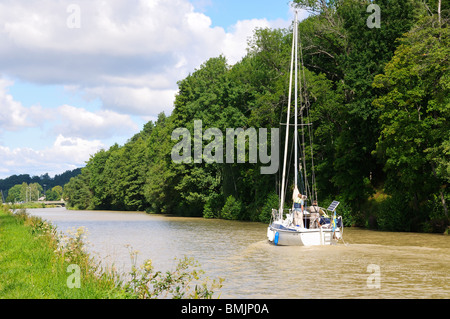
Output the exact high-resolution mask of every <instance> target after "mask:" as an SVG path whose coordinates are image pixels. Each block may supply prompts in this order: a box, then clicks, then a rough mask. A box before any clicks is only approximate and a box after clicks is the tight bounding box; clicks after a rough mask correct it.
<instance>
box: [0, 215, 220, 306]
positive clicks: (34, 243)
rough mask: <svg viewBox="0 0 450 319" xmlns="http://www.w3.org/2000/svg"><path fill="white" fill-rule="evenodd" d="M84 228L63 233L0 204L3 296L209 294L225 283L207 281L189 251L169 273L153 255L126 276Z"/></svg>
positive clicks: (0, 287)
mask: <svg viewBox="0 0 450 319" xmlns="http://www.w3.org/2000/svg"><path fill="white" fill-rule="evenodd" d="M83 234H84V230H83V229H78V230H77V231H76V232H74V233H73V234H69V235H63V234H61V233H58V232H57V231H56V228H55V227H54V226H53V225H51V224H48V223H47V222H45V221H43V220H42V219H41V218H39V217H35V216H30V215H28V214H27V213H26V211H25V210H23V209H22V210H19V211H16V212H15V213H14V214H13V213H11V211H10V208H9V207H8V206H0V299H18V298H20V299H110V298H112V299H128V298H131V299H149V298H175V299H179V298H185V299H191V298H199V299H205V298H206V299H209V298H212V296H213V294H214V290H216V289H219V288H221V287H222V281H223V279H219V280H217V281H216V280H213V281H209V279H206V280H204V281H201V280H200V277H201V275H202V274H203V271H202V270H199V269H198V266H199V265H198V264H197V263H196V261H195V260H194V259H192V258H187V257H185V258H184V259H181V260H179V262H178V265H177V267H176V269H175V270H174V271H168V272H166V273H161V272H159V271H155V270H154V268H153V267H152V263H151V261H150V260H147V261H146V262H145V263H144V264H143V265H142V266H141V267H136V265H134V267H133V269H132V271H131V272H130V273H129V274H128V280H123V278H124V277H123V275H122V274H118V273H116V272H115V271H113V270H108V269H104V268H102V267H101V266H100V263H99V262H98V261H96V260H94V259H93V258H92V257H90V255H89V254H88V253H87V252H86V250H85V247H84V246H85V243H84V236H83ZM133 254H135V253H132V255H131V257H133ZM134 257H135V256H134Z"/></svg>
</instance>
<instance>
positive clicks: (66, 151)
mask: <svg viewBox="0 0 450 319" xmlns="http://www.w3.org/2000/svg"><path fill="white" fill-rule="evenodd" d="M101 148H104V145H103V144H102V142H100V141H99V140H85V139H82V138H73V137H65V136H63V135H58V136H57V138H56V140H55V142H54V144H53V145H52V147H49V148H45V149H42V150H35V149H32V148H14V149H11V148H9V147H4V146H1V145H0V158H1V159H2V163H3V167H2V170H1V171H0V178H5V177H7V176H10V175H12V174H30V175H33V172H40V174H43V173H45V172H47V173H49V174H50V175H55V174H60V173H61V172H64V171H66V170H72V169H75V168H77V167H82V166H84V165H85V164H86V161H87V160H89V158H90V155H93V154H95V153H96V152H97V151H99V150H100V149H101Z"/></svg>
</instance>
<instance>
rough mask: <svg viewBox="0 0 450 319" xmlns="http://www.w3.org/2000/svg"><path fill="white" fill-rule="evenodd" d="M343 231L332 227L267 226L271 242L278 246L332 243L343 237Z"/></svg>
mask: <svg viewBox="0 0 450 319" xmlns="http://www.w3.org/2000/svg"><path fill="white" fill-rule="evenodd" d="M341 235H342V234H341V231H340V229H339V228H336V229H335V230H334V231H333V230H332V229H321V228H315V229H306V228H300V227H288V228H284V229H281V228H279V227H277V225H270V226H269V227H268V228H267V238H268V240H269V242H270V243H272V244H274V245H277V246H319V245H332V244H334V243H336V242H337V240H339V239H341V238H342V236H341Z"/></svg>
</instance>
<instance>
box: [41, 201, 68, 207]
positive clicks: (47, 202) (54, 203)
mask: <svg viewBox="0 0 450 319" xmlns="http://www.w3.org/2000/svg"><path fill="white" fill-rule="evenodd" d="M39 203H44V204H45V205H55V206H58V205H59V206H66V202H65V201H63V200H56V201H40V202H39Z"/></svg>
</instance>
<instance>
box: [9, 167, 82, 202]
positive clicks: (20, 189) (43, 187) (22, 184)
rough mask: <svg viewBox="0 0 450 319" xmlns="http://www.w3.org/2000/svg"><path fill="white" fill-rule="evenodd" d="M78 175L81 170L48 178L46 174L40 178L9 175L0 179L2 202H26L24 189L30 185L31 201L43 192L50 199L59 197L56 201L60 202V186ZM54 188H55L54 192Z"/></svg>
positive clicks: (27, 175)
mask: <svg viewBox="0 0 450 319" xmlns="http://www.w3.org/2000/svg"><path fill="white" fill-rule="evenodd" d="M79 174H81V168H76V169H73V170H67V171H65V172H64V173H62V174H56V175H55V176H54V177H50V175H49V174H48V173H45V174H43V175H40V176H30V175H29V174H21V175H11V176H9V177H7V178H5V179H0V190H1V191H2V194H3V200H4V201H6V202H14V201H27V191H26V187H29V186H32V185H34V186H32V191H31V194H32V197H31V198H32V200H37V198H39V197H41V196H42V195H43V193H44V192H45V193H47V192H48V194H47V195H49V196H50V198H57V197H58V196H59V198H58V199H57V200H60V199H61V197H60V195H61V194H60V193H62V186H63V185H65V184H67V183H68V182H69V181H70V179H71V178H72V177H75V176H77V175H79ZM57 186H59V187H57ZM55 187H57V188H56V189H55V190H54V188H55ZM60 188H61V190H60ZM35 198H36V199H35ZM47 199H48V198H47ZM49 200H53V199H49Z"/></svg>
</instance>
